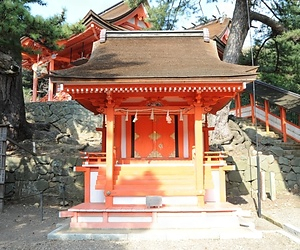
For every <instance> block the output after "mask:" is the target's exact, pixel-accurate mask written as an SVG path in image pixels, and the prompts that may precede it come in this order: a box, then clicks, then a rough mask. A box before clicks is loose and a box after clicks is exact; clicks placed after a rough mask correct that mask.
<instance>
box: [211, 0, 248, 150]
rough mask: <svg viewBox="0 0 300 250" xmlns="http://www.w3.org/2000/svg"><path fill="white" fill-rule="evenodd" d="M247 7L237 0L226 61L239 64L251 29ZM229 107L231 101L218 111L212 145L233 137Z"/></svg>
mask: <svg viewBox="0 0 300 250" xmlns="http://www.w3.org/2000/svg"><path fill="white" fill-rule="evenodd" d="M247 7H248V6H247V2H246V1H245V0H236V3H235V8H234V12H233V17H232V25H231V28H230V34H229V38H228V41H227V44H226V47H225V51H224V57H223V61H225V62H228V63H234V64H237V63H238V61H239V58H240V56H241V54H242V48H243V45H244V41H245V39H246V37H247V34H248V30H249V25H248V12H247V11H248V10H247ZM229 107H230V103H228V104H227V105H226V106H225V107H224V108H223V109H221V110H220V111H218V112H217V114H216V123H215V129H214V131H213V132H212V136H211V141H210V145H222V144H228V143H230V142H231V140H232V139H233V137H234V134H233V133H232V132H231V130H230V128H229V125H228V116H229V111H230V108H229Z"/></svg>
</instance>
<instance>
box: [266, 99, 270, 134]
mask: <svg viewBox="0 0 300 250" xmlns="http://www.w3.org/2000/svg"><path fill="white" fill-rule="evenodd" d="M269 112H270V104H269V101H268V100H265V122H266V131H267V133H269V132H270V123H269Z"/></svg>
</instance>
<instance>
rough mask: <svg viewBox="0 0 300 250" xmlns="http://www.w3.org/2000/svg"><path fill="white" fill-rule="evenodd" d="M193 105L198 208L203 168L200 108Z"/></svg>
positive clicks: (202, 203) (202, 190) (200, 201)
mask: <svg viewBox="0 0 300 250" xmlns="http://www.w3.org/2000/svg"><path fill="white" fill-rule="evenodd" d="M194 105H195V169H196V190H197V193H198V194H197V196H198V206H203V205H204V194H205V190H204V167H203V131H202V113H203V111H202V107H201V104H199V103H197V104H194Z"/></svg>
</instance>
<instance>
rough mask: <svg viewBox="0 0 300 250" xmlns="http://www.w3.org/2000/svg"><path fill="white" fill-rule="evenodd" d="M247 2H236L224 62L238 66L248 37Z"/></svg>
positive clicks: (240, 0)
mask: <svg viewBox="0 0 300 250" xmlns="http://www.w3.org/2000/svg"><path fill="white" fill-rule="evenodd" d="M247 7H248V6H247V2H246V0H236V2H235V7H234V12H233V17H232V24H231V28H230V34H229V38H228V41H227V44H226V47H225V51H224V58H223V61H224V62H228V63H234V64H237V63H238V61H239V57H240V56H241V54H242V48H243V45H244V41H245V39H246V37H247V34H248V30H249V24H248V9H247Z"/></svg>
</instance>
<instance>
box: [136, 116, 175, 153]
mask: <svg viewBox="0 0 300 250" xmlns="http://www.w3.org/2000/svg"><path fill="white" fill-rule="evenodd" d="M171 118H172V122H171V123H167V122H166V116H165V115H155V116H154V120H150V119H149V116H142V115H141V116H139V117H138V121H137V122H135V123H133V128H134V131H133V132H134V133H133V135H134V138H133V144H134V147H133V149H134V152H133V156H134V158H169V157H176V155H177V153H176V151H177V150H176V144H177V139H176V137H177V136H176V134H177V133H176V128H177V126H176V123H177V117H175V116H174V115H173V116H171Z"/></svg>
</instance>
